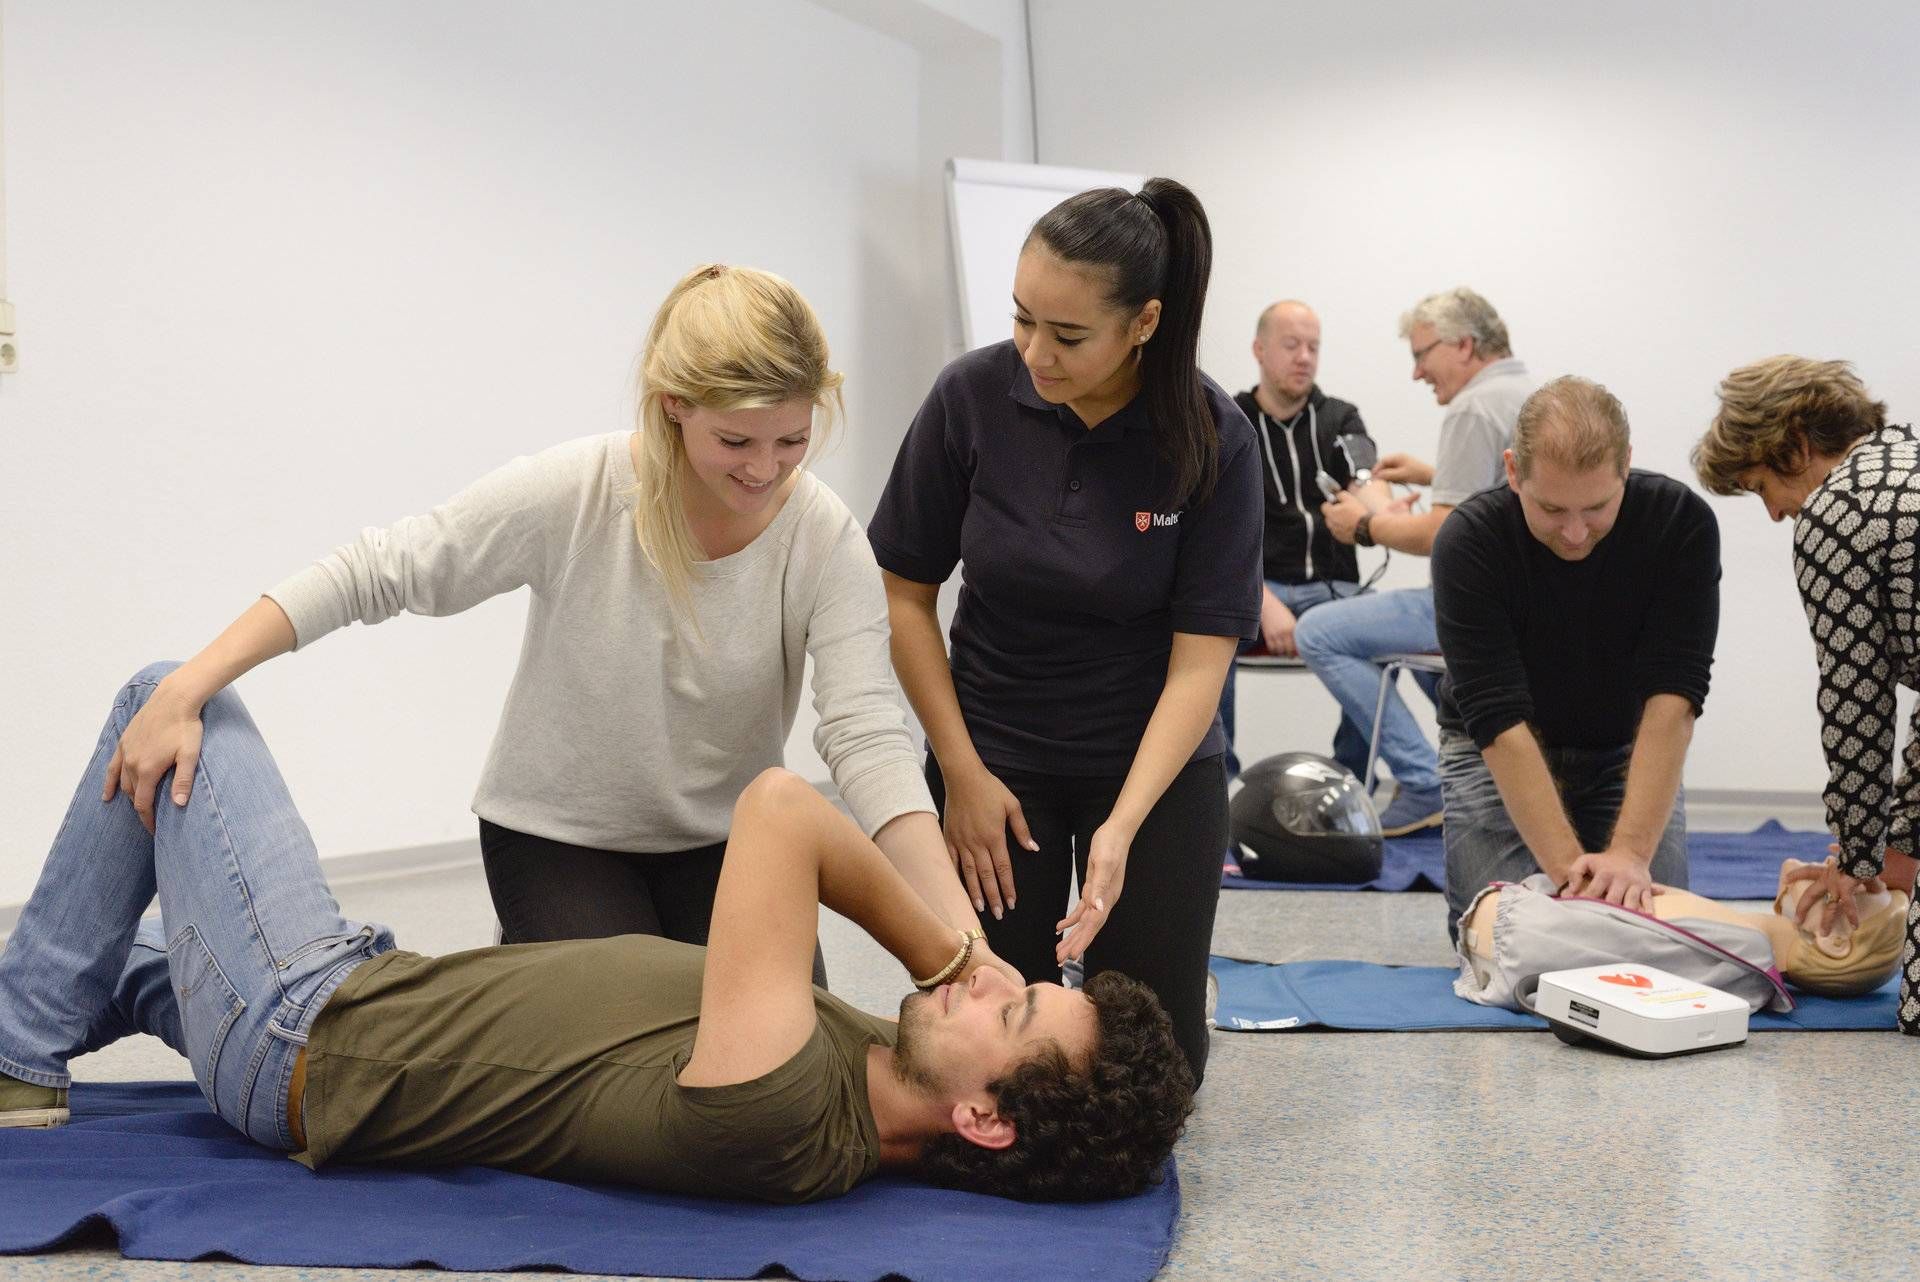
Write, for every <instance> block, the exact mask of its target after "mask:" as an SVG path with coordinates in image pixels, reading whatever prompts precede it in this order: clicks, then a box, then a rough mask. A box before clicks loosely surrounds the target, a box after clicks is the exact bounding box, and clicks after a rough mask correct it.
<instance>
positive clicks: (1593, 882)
mask: <svg viewBox="0 0 1920 1282" xmlns="http://www.w3.org/2000/svg"><path fill="white" fill-rule="evenodd" d="M1630 456H1631V447H1630V444H1629V439H1628V430H1627V416H1626V411H1625V410H1624V409H1622V408H1621V405H1620V402H1619V401H1618V400H1616V399H1615V398H1614V396H1613V395H1612V394H1611V393H1610V392H1608V391H1607V389H1606V388H1604V387H1601V386H1600V385H1599V384H1597V383H1593V382H1589V381H1588V380H1586V379H1582V378H1574V377H1566V378H1559V379H1555V380H1554V381H1553V382H1551V383H1548V384H1547V385H1546V386H1544V387H1542V388H1541V389H1540V390H1539V391H1537V392H1535V393H1534V394H1533V395H1532V396H1531V397H1530V398H1528V400H1527V403H1526V404H1525V406H1523V407H1522V409H1521V411H1520V417H1519V420H1518V422H1517V423H1516V424H1515V427H1514V437H1513V448H1512V449H1510V450H1508V451H1507V454H1506V468H1507V484H1506V486H1505V487H1504V488H1501V487H1496V488H1494V489H1490V490H1483V491H1481V492H1480V493H1479V494H1476V495H1474V496H1473V497H1472V498H1470V499H1468V500H1467V501H1466V502H1465V503H1462V504H1461V505H1460V506H1459V507H1458V508H1456V509H1455V510H1454V513H1453V515H1452V517H1451V518H1449V519H1448V521H1447V523H1446V524H1445V525H1444V526H1442V527H1441V529H1440V534H1439V537H1438V538H1437V539H1436V540H1435V542H1434V546H1433V596H1434V614H1435V622H1436V628H1437V631H1438V633H1439V637H1440V648H1441V650H1442V652H1443V653H1444V654H1445V656H1446V661H1447V677H1446V680H1445V682H1444V683H1443V684H1442V687H1441V693H1440V730H1441V737H1440V777H1441V785H1442V788H1443V789H1444V792H1445V799H1446V855H1447V925H1448V928H1449V929H1450V930H1451V929H1454V928H1455V923H1456V922H1457V921H1458V920H1459V917H1460V914H1461V912H1462V911H1463V910H1464V909H1465V908H1466V906H1467V904H1468V903H1469V902H1470V901H1471V900H1472V899H1473V896H1474V894H1475V893H1476V892H1478V891H1479V890H1480V888H1481V887H1483V886H1485V885H1487V884H1488V883H1489V882H1493V881H1519V880H1521V879H1523V878H1525V877H1527V876H1529V875H1531V874H1532V873H1534V872H1545V873H1547V874H1548V875H1549V876H1551V877H1552V878H1553V879H1554V881H1555V882H1556V883H1558V884H1560V885H1561V886H1563V887H1565V888H1566V891H1567V893H1571V894H1580V895H1591V896H1593V897H1595V898H1601V899H1605V900H1607V901H1609V902H1611V903H1616V904H1624V905H1625V906H1627V907H1629V908H1638V909H1642V910H1646V909H1648V908H1650V906H1651V903H1652V886H1653V884H1654V883H1655V882H1659V883H1661V884H1662V885H1668V886H1685V885H1686V884H1687V849H1686V845H1687V834H1686V815H1685V805H1684V801H1683V799H1682V796H1681V791H1680V774H1681V767H1682V765H1683V764H1684V762H1685V760H1686V754H1687V745H1688V743H1689V742H1690V741H1691V740H1692V737H1693V721H1694V718H1695V717H1697V716H1699V715H1700V711H1701V708H1702V706H1703V705H1704V703H1705V702H1706V697H1707V680H1708V674H1709V671H1710V670H1711V668H1712V665H1713V644H1714V637H1715V634H1716V632H1717V631H1718V629H1719V623H1720V529H1719V526H1718V524H1717V523H1716V522H1715V520H1714V517H1713V512H1712V510H1711V509H1710V508H1708V506H1707V504H1706V502H1705V501H1704V500H1702V499H1701V498H1700V497H1699V496H1698V495H1696V494H1695V493H1694V492H1693V491H1692V490H1690V489H1688V488H1687V487H1686V486H1685V485H1682V484H1681V483H1680V482H1678V481H1675V480H1673V479H1672V478H1670V477H1666V476H1661V475H1660V474H1658V473H1656V472H1645V471H1640V470H1637V469H1630V468H1629V467H1628V462H1629V459H1630Z"/></svg>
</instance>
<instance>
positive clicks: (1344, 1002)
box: [1209, 957, 1900, 1033]
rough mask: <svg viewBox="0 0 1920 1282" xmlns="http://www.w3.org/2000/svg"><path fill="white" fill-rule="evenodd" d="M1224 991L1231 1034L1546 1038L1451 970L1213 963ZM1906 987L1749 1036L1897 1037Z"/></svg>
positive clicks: (1767, 1014)
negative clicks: (1806, 1032) (1487, 1033)
mask: <svg viewBox="0 0 1920 1282" xmlns="http://www.w3.org/2000/svg"><path fill="white" fill-rule="evenodd" d="M1209 964H1210V966H1211V967H1212V970H1213V977H1214V978H1215V979H1216V980H1218V981H1219V983H1220V1005H1219V1008H1218V1009H1217V1010H1216V1011H1215V1013H1214V1021H1215V1023H1216V1025H1217V1026H1218V1027H1219V1028H1220V1029H1221V1030H1222V1031H1224V1032H1229V1033H1278V1032H1290V1031H1292V1030H1294V1029H1308V1028H1335V1029H1346V1030H1349V1031H1352V1032H1371V1033H1393V1032H1434V1031H1439V1030H1442V1029H1444V1030H1449V1031H1452V1030H1471V1029H1489V1030H1496V1031H1498V1030H1506V1029H1525V1030H1530V1029H1545V1028H1546V1027H1547V1021H1546V1020H1544V1019H1541V1018H1540V1017H1539V1016H1538V1015H1522V1014H1520V1013H1519V1012H1518V1011H1510V1010H1505V1009H1502V1008H1501V1007H1498V1006H1482V1005H1479V1004H1478V1003H1477V1002H1470V1001H1468V1000H1467V999H1466V998H1464V997H1461V996H1459V995H1457V994H1456V993H1455V992H1454V991H1453V979H1454V976H1456V975H1458V974H1459V973H1460V972H1459V971H1458V970H1456V969H1455V968H1453V967H1451V966H1381V965H1378V964H1376V963H1374V962H1357V961H1297V962H1280V963H1277V964H1276V963H1273V962H1253V961H1241V960H1239V959H1237V958H1233V957H1215V958H1213V959H1212V960H1211V962H1210V963H1209ZM1899 990H1900V978H1899V976H1897V975H1896V976H1895V977H1894V978H1892V979H1890V980H1888V981H1887V982H1886V984H1885V985H1884V986H1883V987H1881V988H1879V989H1876V990H1875V991H1873V992H1871V993H1868V994H1866V995H1865V996H1862V997H1816V996H1814V995H1812V994H1811V993H1801V992H1795V993H1794V995H1793V998H1794V1008H1793V1010H1792V1012H1791V1013H1789V1014H1785V1015H1780V1014H1776V1013H1774V1012H1773V1011H1760V1012H1758V1013H1756V1014H1754V1015H1753V1016H1752V1017H1751V1018H1750V1019H1749V1020H1748V1022H1747V1027H1748V1028H1749V1029H1751V1030H1752V1031H1753V1032H1756V1033H1762V1032H1786V1031H1789V1030H1792V1029H1815V1030H1823V1031H1841V1030H1872V1031H1878V1030H1885V1031H1887V1032H1892V1031H1893V1030H1894V1027H1895V1025H1894V1009H1895V1007H1896V1006H1897V1005H1898V1004H1899Z"/></svg>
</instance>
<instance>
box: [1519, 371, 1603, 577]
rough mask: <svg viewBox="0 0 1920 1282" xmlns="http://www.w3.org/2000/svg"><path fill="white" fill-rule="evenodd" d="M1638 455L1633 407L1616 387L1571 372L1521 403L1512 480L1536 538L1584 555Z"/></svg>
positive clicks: (1562, 554) (1553, 548) (1562, 551)
mask: <svg viewBox="0 0 1920 1282" xmlns="http://www.w3.org/2000/svg"><path fill="white" fill-rule="evenodd" d="M1632 457H1633V448H1632V446H1631V444H1630V443H1629V441H1628V438H1627V412H1626V410H1624V409H1622V408H1621V406H1620V402H1619V401H1618V400H1616V399H1614V396H1613V393H1611V392H1609V391H1608V390H1607V389H1606V388H1604V387H1602V386H1600V384H1598V383H1593V382H1589V381H1588V380H1586V379H1584V378H1575V377H1573V376H1572V375H1568V376H1566V377H1564V378H1556V379H1554V380H1553V381H1552V382H1551V383H1548V384H1547V385H1546V386H1545V387H1542V388H1541V389H1540V390H1539V391H1537V392H1535V393H1534V394H1533V395H1532V396H1529V397H1528V398H1527V402H1526V404H1525V405H1522V406H1521V407H1520V417H1519V418H1518V419H1517V420H1516V421H1515V423H1514V427H1513V448H1512V449H1510V450H1508V451H1507V453H1506V461H1507V487H1508V488H1509V489H1511V490H1512V491H1513V492H1514V493H1515V494H1517V495H1519V496H1520V510H1521V511H1522V512H1523V513H1524V514H1525V515H1526V519H1527V530H1528V532H1529V533H1530V534H1532V535H1533V537H1534V538H1536V539H1538V540H1539V541H1540V542H1541V543H1542V544H1544V545H1545V546H1546V548H1547V550H1548V551H1550V552H1552V553H1553V554H1554V555H1555V556H1557V557H1559V558H1560V559H1561V560H1562V561H1584V560H1586V558H1587V557H1589V556H1591V555H1592V554H1593V549H1594V548H1595V547H1596V546H1598V544H1599V542H1600V540H1601V539H1604V538H1606V537H1607V534H1608V533H1609V532H1610V531H1611V530H1612V529H1613V523H1614V522H1615V521H1616V520H1618V519H1619V517H1620V501H1621V499H1623V498H1624V497H1625V496H1626V492H1627V464H1628V462H1629V461H1630V460H1631V459H1632Z"/></svg>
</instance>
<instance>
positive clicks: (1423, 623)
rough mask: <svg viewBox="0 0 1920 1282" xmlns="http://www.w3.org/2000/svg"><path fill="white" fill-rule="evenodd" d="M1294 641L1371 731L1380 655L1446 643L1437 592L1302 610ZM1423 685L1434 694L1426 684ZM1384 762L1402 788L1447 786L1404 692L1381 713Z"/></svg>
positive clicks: (1414, 591) (1376, 596) (1378, 595)
mask: <svg viewBox="0 0 1920 1282" xmlns="http://www.w3.org/2000/svg"><path fill="white" fill-rule="evenodd" d="M1293 641H1294V644H1295V645H1297V646H1299V647H1300V657H1301V658H1302V659H1305V660H1306V663H1307V666H1308V667H1309V668H1311V669H1313V673H1314V675H1315V676H1317V677H1319V678H1320V680H1321V682H1322V683H1323V684H1324V685H1325V686H1326V687H1327V689H1328V690H1329V691H1331V692H1332V694H1333V697H1334V698H1335V699H1337V700H1339V702H1340V709H1341V711H1342V712H1344V713H1345V714H1346V716H1347V718H1348V719H1349V720H1350V721H1352V722H1353V723H1354V725H1356V726H1361V727H1364V729H1365V730H1367V731H1370V730H1372V728H1373V710H1374V707H1375V706H1376V704H1377V702H1378V700H1379V698H1380V665H1379V664H1378V663H1376V662H1375V660H1376V659H1377V658H1378V657H1379V656H1381V655H1383V654H1424V653H1427V652H1430V651H1435V650H1438V649H1439V648H1440V641H1439V638H1438V637H1437V636H1436V635H1435V634H1434V630H1433V589H1432V588H1402V589H1400V590H1398V591H1394V592H1369V593H1367V594H1366V595H1364V596H1357V597H1352V598H1349V599H1347V600H1344V601H1335V602H1332V603H1330V604H1328V605H1327V606H1326V607H1325V608H1324V609H1319V610H1315V611H1314V612H1313V613H1312V614H1308V615H1303V616H1302V617H1301V619H1300V626H1299V627H1298V628H1296V629H1294V633H1293ZM1421 685H1422V688H1424V689H1426V690H1427V693H1428V694H1429V695H1431V694H1432V693H1433V689H1432V687H1431V686H1430V685H1428V684H1427V683H1426V682H1422V683H1421ZM1380 759H1381V760H1382V761H1384V762H1386V763H1387V768H1388V769H1390V770H1392V771H1393V777H1394V778H1395V779H1397V780H1398V781H1399V783H1400V786H1401V787H1402V788H1405V789H1408V790H1410V791H1414V792H1430V791H1432V790H1433V789H1435V788H1438V787H1439V786H1440V761H1439V757H1438V755H1437V754H1436V753H1435V752H1434V750H1433V746H1432V745H1431V744H1429V743H1428V742H1427V737H1426V736H1425V735H1424V734H1422V733H1421V732H1420V724H1419V722H1417V721H1415V720H1414V719H1413V713H1412V712H1410V711H1408V709H1407V705H1406V704H1405V703H1404V702H1402V701H1401V699H1400V691H1399V690H1398V689H1392V690H1389V691H1387V705H1386V709H1385V711H1384V712H1383V713H1382V715H1381V718H1380ZM1364 760H1365V759H1364V758H1363V759H1362V762H1363V764H1364ZM1355 773H1358V771H1356V772H1355Z"/></svg>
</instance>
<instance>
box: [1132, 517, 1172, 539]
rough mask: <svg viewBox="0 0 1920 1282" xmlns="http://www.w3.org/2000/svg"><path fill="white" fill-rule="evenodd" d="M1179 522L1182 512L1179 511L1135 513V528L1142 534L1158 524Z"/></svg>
mask: <svg viewBox="0 0 1920 1282" xmlns="http://www.w3.org/2000/svg"><path fill="white" fill-rule="evenodd" d="M1178 524H1180V514H1179V513H1178V512H1135V513H1134V514H1133V528H1134V529H1136V530H1138V531H1140V533H1142V534H1145V533H1146V532H1147V531H1148V530H1150V529H1152V528H1153V527H1154V526H1156V525H1178Z"/></svg>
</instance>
